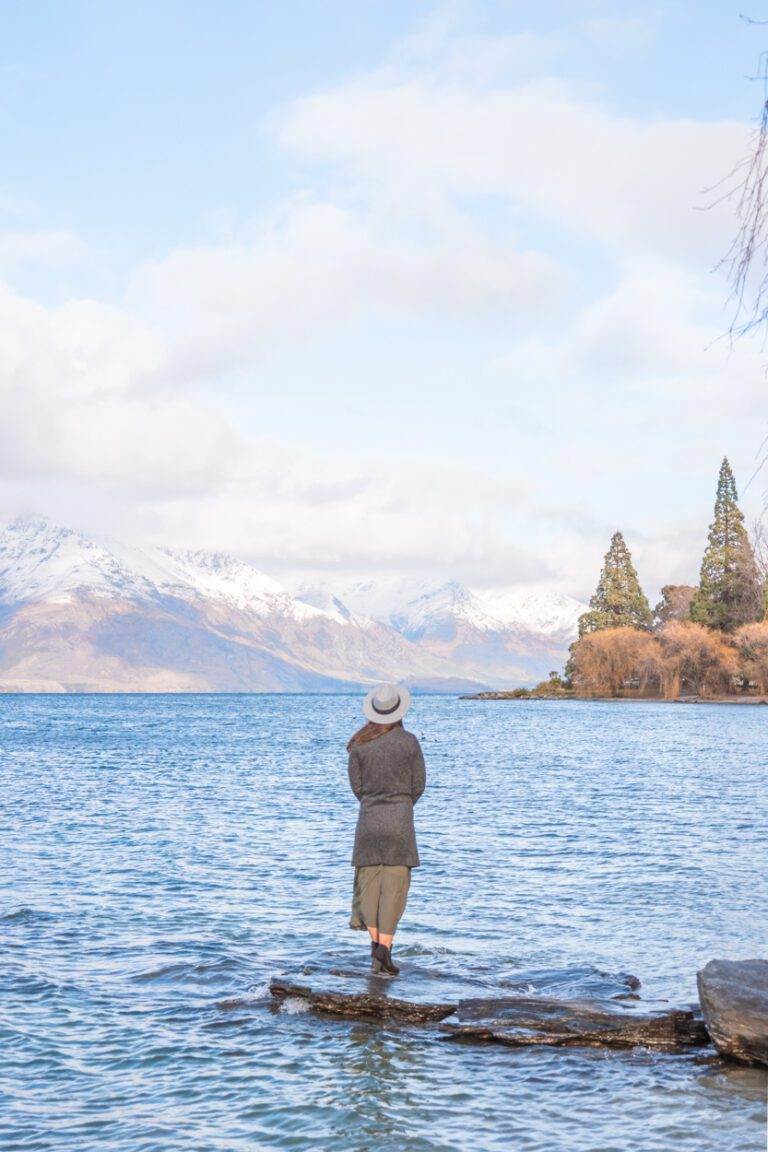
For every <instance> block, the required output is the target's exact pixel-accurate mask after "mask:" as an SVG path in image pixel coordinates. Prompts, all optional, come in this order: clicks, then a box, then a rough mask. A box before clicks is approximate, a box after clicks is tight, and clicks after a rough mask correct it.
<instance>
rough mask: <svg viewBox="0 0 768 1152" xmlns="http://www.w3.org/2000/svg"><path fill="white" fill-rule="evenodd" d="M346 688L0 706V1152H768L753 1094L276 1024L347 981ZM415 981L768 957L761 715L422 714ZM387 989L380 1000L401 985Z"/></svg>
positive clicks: (459, 707)
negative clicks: (337, 975) (310, 994)
mask: <svg viewBox="0 0 768 1152" xmlns="http://www.w3.org/2000/svg"><path fill="white" fill-rule="evenodd" d="M359 709H360V699H359V698H356V697H352V696H122V697H120V696H87V697H71V696H70V697H65V696H61V697H51V696H26V697H24V696H6V697H2V696H0V798H1V799H0V804H1V808H2V811H1V816H2V825H1V827H2V835H1V836H0V1147H1V1148H2V1149H3V1150H4V1152H12V1150H15V1149H25V1150H28V1149H52V1150H53V1149H55V1150H56V1152H65V1150H69V1149H77V1150H82V1152H90V1150H92V1149H105V1150H118V1149H120V1150H125V1152H155V1150H157V1152H176V1150H178V1152H182V1150H184V1152H209V1150H210V1152H213V1150H217V1152H219V1150H221V1152H235V1150H240V1149H243V1150H245V1149H248V1150H249V1152H250V1150H253V1149H258V1150H261V1149H304V1148H307V1149H309V1148H313V1149H323V1150H324V1149H332V1150H334V1152H335V1150H339V1152H345V1150H349V1152H352V1150H355V1152H358V1150H359V1152H368V1150H369V1149H370V1150H373V1149H380V1150H387V1152H390V1150H391V1152H401V1150H403V1149H407V1150H411V1149H413V1150H424V1152H427V1150H438V1149H440V1150H444V1149H445V1150H447V1149H472V1150H483V1152H484V1150H494V1152H495V1150H498V1152H502V1150H503V1152H508V1150H509V1149H510V1148H514V1149H515V1150H517V1152H534V1150H536V1152H561V1150H564V1152H565V1150H567V1152H582V1150H583V1152H587V1150H589V1152H597V1150H600V1152H614V1150H615V1152H630V1150H631V1152H646V1150H658V1152H671V1149H675V1150H682V1152H688V1150H690V1152H707V1150H709V1149H712V1150H715V1149H718V1150H720V1149H723V1148H728V1149H729V1152H741V1150H744V1152H747V1150H749V1152H757V1150H759V1149H764V1148H765V1126H766V1105H765V1098H766V1075H765V1072H764V1071H761V1070H758V1069H749V1068H738V1067H733V1066H728V1065H726V1064H723V1063H721V1062H719V1061H717V1060H713V1059H711V1058H708V1057H705V1056H702V1054H701V1053H698V1054H696V1053H694V1054H691V1055H686V1056H679V1055H668V1054H658V1053H656V1054H654V1053H651V1052H649V1051H646V1050H633V1051H629V1052H612V1051H607V1050H605V1051H603V1050H596V1049H594V1050H590V1049H586V1050H576V1049H568V1050H564V1049H543V1048H531V1049H506V1048H501V1047H494V1046H490V1045H489V1046H473V1045H467V1044H455V1043H452V1042H450V1041H446V1040H445V1039H443V1038H442V1037H441V1035H440V1034H439V1032H438V1031H437V1030H436V1029H434V1028H432V1029H431V1028H412V1027H405V1026H397V1025H387V1026H380V1025H375V1024H368V1023H351V1022H343V1021H338V1020H332V1019H328V1018H321V1017H319V1016H315V1015H314V1014H312V1013H308V1012H302V1011H300V1010H299V1007H300V1006H299V1004H298V1003H297V1002H295V1001H289V1002H288V1003H287V1004H286V1005H284V1006H283V1007H282V1008H281V1009H279V1010H277V1009H275V1008H274V1007H273V1006H272V1005H271V1004H270V1001H269V997H268V995H267V984H268V981H269V978H270V976H272V975H276V974H279V973H297V972H299V970H300V969H301V968H302V966H304V965H307V964H309V965H313V966H318V965H319V966H320V967H323V966H328V967H332V966H334V965H337V966H338V965H341V966H347V967H349V966H354V965H357V964H358V963H363V962H364V957H363V953H364V952H365V951H366V949H367V945H366V942H365V940H364V939H363V938H362V935H361V934H358V933H353V932H351V931H350V930H349V929H348V927H347V921H348V916H349V899H350V895H351V885H352V868H351V867H350V864H349V856H350V851H351V843H352V835H353V830H354V824H355V818H356V803H355V801H354V798H353V797H352V795H351V793H350V792H349V790H348V785H347V778H346V755H345V753H344V743H345V741H346V738H347V737H348V735H349V733H350V732H351V731H352V730H353V729H354V728H355V727H357V726H358V716H359ZM407 726H408V727H410V728H411V729H412V730H413V731H415V732H416V733H417V735H418V736H419V737H420V738H421V740H422V744H423V747H424V752H425V756H426V760H427V771H428V784H427V792H426V794H425V796H424V798H423V800H422V801H421V803H420V804H419V805H418V807H417V809H416V826H417V836H418V840H419V847H420V851H421V857H422V867H421V868H420V869H419V870H417V871H416V872H415V873H414V877H413V883H412V886H411V894H410V899H409V905H408V909H407V911H406V914H405V918H404V920H403V923H402V925H401V931H400V933H399V934H398V937H397V939H396V941H395V953H396V956H397V957H399V959H400V960H401V961H402V962H403V965H404V967H409V968H413V969H418V968H423V969H424V971H425V972H434V973H435V974H436V979H437V977H443V978H445V979H447V980H450V979H451V978H452V977H460V978H462V979H466V980H469V981H471V982H473V983H474V985H475V986H476V987H477V988H478V989H479V991H478V994H479V995H481V994H483V990H485V989H487V990H488V992H489V993H491V992H493V991H494V990H496V989H499V988H502V989H503V988H504V987H505V986H507V987H509V986H510V985H511V984H514V982H515V980H516V979H518V978H519V977H520V976H521V974H522V976H523V977H525V978H527V974H530V973H534V974H535V973H536V972H538V971H543V970H547V971H551V970H553V969H554V970H558V971H559V970H562V971H563V972H564V973H565V974H567V973H568V972H571V971H573V972H577V971H581V970H583V969H585V968H589V967H592V966H593V967H595V968H596V969H599V970H601V971H606V972H620V971H624V972H627V971H628V972H633V973H635V974H636V975H638V976H639V977H640V978H641V980H642V988H641V995H642V996H643V998H646V997H647V998H648V999H649V1000H651V1001H653V1002H654V1004H657V1003H658V1002H659V1001H662V1000H667V1001H669V1002H671V1003H672V1004H674V1005H687V1004H689V1003H691V1002H693V1001H695V999H696V979H695V975H696V970H697V968H699V967H701V966H702V965H703V964H704V963H705V962H706V961H707V960H708V959H711V958H713V957H715V956H728V957H732V958H740V957H747V956H755V955H765V954H766V926H767V925H768V885H767V884H766V878H765V864H766V775H768V768H767V767H766V759H767V758H766V752H765V749H766V746H767V745H768V740H767V737H768V708H761V707H736V706H728V705H724V706H719V705H708V706H695V705H666V704H654V703H636V702H626V703H615V704H602V703H574V702H562V703H560V702H545V703H542V702H538V703H537V702H531V703H528V702H470V701H460V700H457V699H454V698H446V697H419V698H416V699H415V702H414V707H413V709H412V712H411V714H410V715H409V717H408V721H407ZM393 994H394V992H393Z"/></svg>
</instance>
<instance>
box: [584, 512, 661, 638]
mask: <svg viewBox="0 0 768 1152" xmlns="http://www.w3.org/2000/svg"><path fill="white" fill-rule="evenodd" d="M589 608H590V610H589V612H585V613H584V615H583V616H580V617H579V636H583V635H584V633H585V632H599V631H600V630H601V629H602V628H642V629H644V630H647V629H649V628H650V627H651V620H652V616H651V609H650V606H649V604H648V601H647V600H646V598H645V593H644V592H643V590H642V588H641V587H640V581H639V580H638V578H637V572H636V571H635V566H634V564H633V563H632V556H631V555H630V552H629V549H628V548H627V545H626V544H625V543H624V537H623V536H622V534H621V532H614V534H613V537H612V538H611V546H610V548H609V549H608V551H607V552H606V554H605V563H604V565H603V570H602V572H601V573H600V580H599V582H598V585H597V590H596V592H595V594H594V596H593V597H592V599H591V600H590V602H589Z"/></svg>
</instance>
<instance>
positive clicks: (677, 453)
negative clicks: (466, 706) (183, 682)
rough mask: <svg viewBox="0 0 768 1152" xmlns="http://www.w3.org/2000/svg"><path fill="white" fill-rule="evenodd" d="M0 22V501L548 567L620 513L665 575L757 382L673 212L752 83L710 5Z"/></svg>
mask: <svg viewBox="0 0 768 1152" xmlns="http://www.w3.org/2000/svg"><path fill="white" fill-rule="evenodd" d="M753 15H755V16H756V17H759V16H760V15H761V12H759V11H756V12H754V13H753ZM2 18H3V29H4V34H3V40H2V45H1V46H0V93H1V95H0V145H1V146H2V155H3V166H2V179H1V181H0V391H2V399H3V406H4V413H5V419H4V421H3V425H2V428H0V509H2V511H3V512H4V513H6V514H10V513H12V512H15V511H18V510H24V509H26V510H29V509H35V510H38V511H43V512H47V513H49V514H50V515H52V516H55V517H58V518H60V519H63V520H65V521H67V522H72V523H76V524H78V525H81V526H83V527H85V528H98V529H102V530H103V529H105V528H107V529H110V530H113V531H117V530H119V531H121V532H122V533H123V534H126V535H130V536H134V537H136V536H144V537H147V538H151V539H161V540H171V541H173V542H175V543H179V544H181V543H184V544H187V543H188V544H191V545H194V546H211V547H224V548H227V549H230V550H233V551H236V552H238V553H239V554H241V555H243V556H245V557H248V558H250V559H252V560H254V561H255V562H257V563H258V564H260V565H261V566H263V567H264V568H266V569H267V570H268V571H270V572H272V573H274V574H278V575H280V574H287V575H293V576H296V577H297V578H302V579H304V578H306V575H307V573H313V572H318V573H319V572H322V573H328V572H330V573H335V572H338V573H340V574H341V573H345V574H346V573H352V572H354V573H359V572H373V573H382V574H383V573H387V574H391V573H400V572H402V573H408V574H410V573H416V572H418V573H419V574H422V575H427V576H433V577H435V578H443V577H448V576H457V577H459V578H461V579H465V580H467V581H468V582H470V583H472V584H475V585H507V584H515V583H525V584H544V585H553V586H557V587H559V588H562V589H563V590H565V591H569V592H572V593H574V594H577V595H585V594H588V593H589V591H590V588H591V586H592V584H593V583H594V580H595V577H596V574H597V570H598V568H599V564H600V560H601V558H602V554H603V552H604V551H605V548H606V546H607V543H608V539H609V537H610V534H611V532H612V531H613V530H614V529H615V528H616V527H620V528H622V529H623V530H624V532H625V534H626V536H627V538H628V541H629V543H630V546H631V547H632V548H633V551H634V554H635V557H636V560H637V563H638V567H639V569H640V573H641V577H642V578H643V580H644V582H645V583H646V585H647V586H648V589H649V591H650V592H652V593H653V592H654V591H655V590H656V589H657V588H658V586H659V585H660V584H661V583H663V582H665V581H668V580H669V581H676V580H691V579H693V578H695V574H696V569H697V565H698V561H699V558H700V553H701V549H702V547H703V543H704V537H705V533H706V527H707V523H708V520H709V516H710V512H711V504H712V499H713V492H714V484H715V480H716V475H717V469H718V466H719V462H720V458H721V457H722V455H723V454H724V453H727V454H728V455H729V456H730V457H731V460H732V463H733V464H734V467H735V469H736V472H737V477H738V479H739V480H740V481H741V483H742V485H743V484H744V482H745V481H746V479H747V477H748V476H749V474H750V473H751V471H752V468H753V461H754V456H755V453H756V451H757V449H758V446H759V444H760V441H761V439H762V436H763V433H764V430H765V423H766V411H767V409H768V405H766V384H765V373H764V359H765V357H764V355H763V353H762V350H761V348H760V345H759V341H751V342H750V341H745V342H743V343H741V344H740V345H738V346H737V347H736V348H735V349H733V350H730V349H729V348H728V346H727V343H726V342H725V341H722V340H720V341H718V337H719V336H721V335H722V333H723V331H724V330H725V329H726V328H727V324H728V319H729V313H728V311H727V309H726V308H725V300H726V295H727V289H726V285H725V283H724V280H723V277H722V275H721V274H718V273H713V271H712V269H713V267H714V266H715V264H716V263H717V261H718V259H719V258H720V257H721V256H722V255H723V253H724V252H725V251H726V250H727V247H728V244H729V243H730V239H731V237H732V235H733V227H734V222H733V215H732V208H731V206H730V205H728V204H725V205H721V206H719V207H718V208H717V209H715V210H712V211H702V210H701V209H703V208H704V207H705V206H706V204H707V203H708V200H709V197H708V195H707V194H706V193H705V191H704V189H705V188H706V187H707V186H711V185H714V184H715V183H716V182H717V181H718V180H720V179H721V178H722V177H723V176H725V175H726V174H727V173H728V171H729V170H730V168H731V167H732V165H733V163H734V162H735V161H736V160H738V158H739V157H740V156H741V155H743V154H744V150H745V147H746V142H747V139H748V133H749V130H750V127H751V126H752V125H753V124H754V117H755V115H756V114H757V112H758V109H759V104H760V99H761V89H760V87H759V85H757V84H755V83H754V82H753V81H751V80H750V79H749V76H750V74H751V73H752V72H754V70H755V68H756V64H757V59H758V56H759V52H760V50H761V49H762V47H763V44H764V39H765V38H764V29H761V28H760V27H755V26H750V25H748V24H746V23H745V22H744V21H743V20H740V19H739V15H738V7H737V6H736V5H733V6H731V5H730V4H727V3H722V0H721V2H719V3H696V4H693V3H660V4H657V5H653V4H651V5H640V4H633V3H624V4H609V3H600V4H598V3H596V4H589V3H584V4H579V5H573V4H565V3H561V4H558V3H536V4H533V3H504V2H498V3H471V2H468V3H448V4H443V5H440V4H437V5H435V4H418V3H407V4H405V3H392V2H388V3H386V4H385V3H375V4H374V3H365V2H361V0H357V2H356V3H354V4H352V3H348V2H347V3H341V2H335V3H323V4H317V3H297V2H288V3H281V4H279V5H278V4H268V3H247V4H246V3H243V4H235V3H218V4H216V5H213V4H209V3H184V4H181V3H170V2H164V3H161V4H152V5H150V4H142V3H138V4H137V3H132V4H130V5H128V4H120V3H101V4H95V3H89V4H84V3H66V2H62V3H55V4H54V3H49V4H45V3H38V4H35V5H17V4H3V5H2ZM765 486H766V485H765V483H763V482H761V480H758V481H756V482H755V483H754V484H753V485H752V487H751V489H750V491H749V493H748V495H747V499H746V501H745V504H746V506H747V511H748V513H749V515H750V517H753V516H755V515H757V513H758V512H759V509H760V504H761V498H762V492H763V489H764V488H765Z"/></svg>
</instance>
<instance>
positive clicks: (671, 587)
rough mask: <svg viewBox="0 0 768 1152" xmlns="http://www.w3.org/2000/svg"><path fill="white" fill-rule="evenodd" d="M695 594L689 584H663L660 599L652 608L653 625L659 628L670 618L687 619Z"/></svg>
mask: <svg viewBox="0 0 768 1152" xmlns="http://www.w3.org/2000/svg"><path fill="white" fill-rule="evenodd" d="M695 595H696V589H695V588H694V587H692V586H691V585H690V584H665V585H664V587H663V588H662V590H661V600H660V601H659V602H658V604H657V605H656V607H655V608H654V610H653V621H654V626H655V627H656V628H661V627H662V626H663V625H664V624H668V623H669V621H670V620H689V619H690V616H691V601H692V600H693V598H694V596H695Z"/></svg>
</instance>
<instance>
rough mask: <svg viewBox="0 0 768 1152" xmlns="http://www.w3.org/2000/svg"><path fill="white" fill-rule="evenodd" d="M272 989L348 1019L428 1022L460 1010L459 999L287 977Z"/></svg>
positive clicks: (280, 996) (285, 997) (278, 997)
mask: <svg viewBox="0 0 768 1152" xmlns="http://www.w3.org/2000/svg"><path fill="white" fill-rule="evenodd" d="M269 990H270V992H271V993H272V995H273V996H274V997H275V999H276V1000H288V999H291V998H296V999H299V1000H304V1001H305V1002H306V1003H307V1005H308V1006H309V1007H310V1008H313V1009H314V1010H315V1011H316V1012H325V1013H328V1014H329V1015H331V1016H341V1017H344V1018H345V1019H347V1020H364V1019H368V1020H371V1019H373V1020H402V1021H404V1022H406V1023H409V1024H428V1023H434V1022H435V1021H438V1020H444V1019H445V1018H446V1016H450V1015H451V1014H452V1013H453V1012H455V1011H456V1004H455V1003H453V1004H427V1003H415V1002H413V1001H411V1000H399V999H397V997H394V996H387V995H383V994H382V993H381V992H377V991H373V992H370V991H369V992H334V991H331V990H328V989H322V988H321V989H313V988H309V987H307V986H306V985H304V984H292V983H290V982H289V981H287V980H272V981H271V983H270V985H269Z"/></svg>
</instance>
